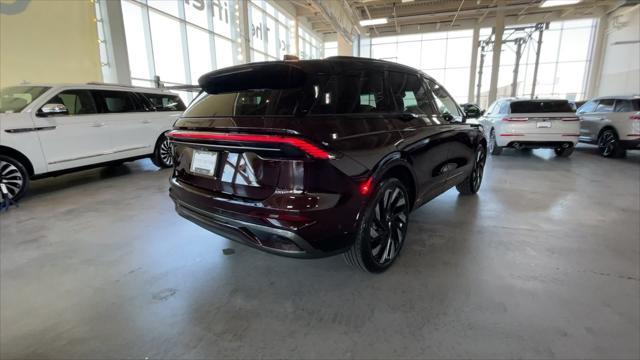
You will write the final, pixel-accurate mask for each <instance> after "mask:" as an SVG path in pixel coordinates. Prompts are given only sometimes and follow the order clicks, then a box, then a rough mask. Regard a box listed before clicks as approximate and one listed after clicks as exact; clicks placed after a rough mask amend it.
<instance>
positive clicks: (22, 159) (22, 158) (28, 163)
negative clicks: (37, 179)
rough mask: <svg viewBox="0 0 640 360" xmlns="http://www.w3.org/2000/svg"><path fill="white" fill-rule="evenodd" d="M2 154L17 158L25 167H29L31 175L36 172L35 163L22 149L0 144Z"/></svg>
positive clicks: (28, 170)
mask: <svg viewBox="0 0 640 360" xmlns="http://www.w3.org/2000/svg"><path fill="white" fill-rule="evenodd" d="M0 155H5V156H9V157H12V158H14V159H16V160H17V161H19V162H20V163H21V164H22V165H23V166H24V167H25V169H27V172H28V173H29V176H30V177H31V176H33V174H34V169H33V164H32V163H31V161H29V158H28V157H26V156H25V155H24V154H23V153H21V152H20V151H18V150H16V149H14V148H10V147H8V146H4V145H0Z"/></svg>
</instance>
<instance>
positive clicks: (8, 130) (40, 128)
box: [5, 126, 56, 134]
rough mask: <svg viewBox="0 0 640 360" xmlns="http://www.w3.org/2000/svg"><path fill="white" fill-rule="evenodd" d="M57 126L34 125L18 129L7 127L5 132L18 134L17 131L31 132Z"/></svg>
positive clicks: (52, 128)
mask: <svg viewBox="0 0 640 360" xmlns="http://www.w3.org/2000/svg"><path fill="white" fill-rule="evenodd" d="M55 128H56V127H55V126H40V127H32V128H17V129H7V130H5V132H8V133H9V134H16V133H24V132H31V131H43V130H55Z"/></svg>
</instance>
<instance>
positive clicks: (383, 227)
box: [369, 187, 409, 265]
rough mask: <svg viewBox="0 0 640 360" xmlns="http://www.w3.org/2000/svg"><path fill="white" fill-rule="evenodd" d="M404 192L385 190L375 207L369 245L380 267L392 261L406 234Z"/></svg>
mask: <svg viewBox="0 0 640 360" xmlns="http://www.w3.org/2000/svg"><path fill="white" fill-rule="evenodd" d="M408 205H409V204H408V201H407V199H406V195H405V192H404V191H402V190H401V189H400V188H397V187H394V188H390V189H387V190H386V191H385V193H384V194H383V196H382V197H381V198H380V200H379V201H378V202H377V204H376V205H375V208H374V211H373V216H372V221H371V224H370V227H369V243H370V249H371V255H373V259H374V260H375V261H376V262H377V263H378V264H380V265H385V264H387V263H389V262H391V261H393V260H394V259H395V257H396V255H398V252H399V251H400V248H401V247H402V243H403V242H404V238H405V235H406V233H407V219H408V216H409V206H408Z"/></svg>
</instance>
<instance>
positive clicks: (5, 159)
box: [0, 155, 29, 201]
mask: <svg viewBox="0 0 640 360" xmlns="http://www.w3.org/2000/svg"><path fill="white" fill-rule="evenodd" d="M28 185H29V173H27V169H25V167H24V165H22V164H21V163H20V162H19V161H17V160H16V159H14V158H12V157H9V156H5V155H0V191H2V192H3V193H4V191H5V190H6V194H2V197H5V196H8V197H9V199H11V200H13V201H18V200H19V199H20V198H21V197H22V196H23V195H24V193H25V192H26V191H27V187H28Z"/></svg>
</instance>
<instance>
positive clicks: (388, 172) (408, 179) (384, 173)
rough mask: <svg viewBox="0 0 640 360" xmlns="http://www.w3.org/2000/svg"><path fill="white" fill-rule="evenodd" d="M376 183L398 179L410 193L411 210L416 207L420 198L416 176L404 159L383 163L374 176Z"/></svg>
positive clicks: (399, 158)
mask: <svg viewBox="0 0 640 360" xmlns="http://www.w3.org/2000/svg"><path fill="white" fill-rule="evenodd" d="M373 177H374V179H375V181H376V183H379V182H380V181H382V180H385V179H389V178H396V179H398V180H400V181H401V182H402V184H403V185H404V186H405V187H406V188H407V192H408V193H409V194H408V195H409V199H410V201H409V203H410V204H411V208H413V206H414V205H415V202H416V198H417V196H418V188H417V185H416V184H417V182H416V176H415V174H414V173H413V170H412V169H411V164H410V163H409V162H408V161H407V160H405V159H403V158H402V157H399V156H395V157H394V158H393V159H391V160H387V161H386V162H383V163H382V164H381V166H380V167H379V168H378V170H377V171H375V173H374V175H373Z"/></svg>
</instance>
